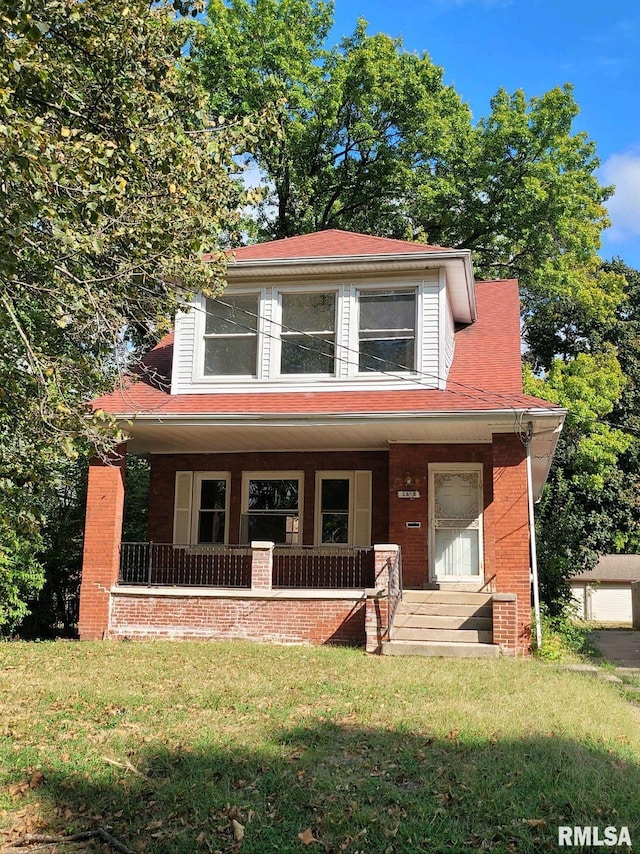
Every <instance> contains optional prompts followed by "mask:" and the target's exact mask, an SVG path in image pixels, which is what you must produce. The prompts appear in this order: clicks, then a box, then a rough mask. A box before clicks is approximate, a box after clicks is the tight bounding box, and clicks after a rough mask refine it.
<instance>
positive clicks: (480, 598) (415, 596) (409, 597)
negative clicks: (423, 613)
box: [402, 590, 491, 607]
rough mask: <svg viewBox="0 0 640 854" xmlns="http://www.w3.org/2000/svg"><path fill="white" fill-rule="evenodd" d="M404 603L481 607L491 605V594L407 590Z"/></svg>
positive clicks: (403, 594) (462, 591)
mask: <svg viewBox="0 0 640 854" xmlns="http://www.w3.org/2000/svg"><path fill="white" fill-rule="evenodd" d="M402 601H403V602H415V603H420V604H422V603H427V602H428V603H430V604H435V603H438V604H441V605H477V606H478V607H479V606H481V605H489V604H490V603H491V593H467V592H466V591H464V590H405V591H403V593H402Z"/></svg>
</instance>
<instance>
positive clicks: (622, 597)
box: [591, 584, 632, 623]
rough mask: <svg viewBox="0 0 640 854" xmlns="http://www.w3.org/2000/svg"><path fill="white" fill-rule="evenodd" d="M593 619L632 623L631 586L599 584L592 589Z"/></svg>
mask: <svg viewBox="0 0 640 854" xmlns="http://www.w3.org/2000/svg"><path fill="white" fill-rule="evenodd" d="M591 619H592V620H602V621H605V622H611V623H630V622H631V619H632V618H631V585H630V584H599V585H597V586H595V587H592V588H591Z"/></svg>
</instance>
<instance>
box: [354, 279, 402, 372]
mask: <svg viewBox="0 0 640 854" xmlns="http://www.w3.org/2000/svg"><path fill="white" fill-rule="evenodd" d="M358 338H359V360H358V369H359V371H361V372H366V371H374V372H377V373H381V372H383V371H389V372H390V373H397V372H398V371H413V370H415V340H416V292H415V290H403V291H373V290H372V291H360V328H359V332H358Z"/></svg>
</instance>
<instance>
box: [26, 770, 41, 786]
mask: <svg viewBox="0 0 640 854" xmlns="http://www.w3.org/2000/svg"><path fill="white" fill-rule="evenodd" d="M41 783H44V774H43V773H42V771H34V772H33V774H32V775H31V779H30V780H29V788H30V789H35V788H37V787H38V786H39V785H40V784H41Z"/></svg>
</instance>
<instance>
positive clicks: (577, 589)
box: [571, 583, 587, 620]
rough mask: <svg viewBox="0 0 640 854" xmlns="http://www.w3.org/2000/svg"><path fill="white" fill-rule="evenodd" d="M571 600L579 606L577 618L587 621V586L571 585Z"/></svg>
mask: <svg viewBox="0 0 640 854" xmlns="http://www.w3.org/2000/svg"><path fill="white" fill-rule="evenodd" d="M571 600H572V602H573V603H575V604H576V606H577V609H578V611H577V616H578V617H580V618H581V619H582V620H586V619H587V613H586V610H585V607H586V595H585V585H584V584H577V583H574V584H572V585H571Z"/></svg>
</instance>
